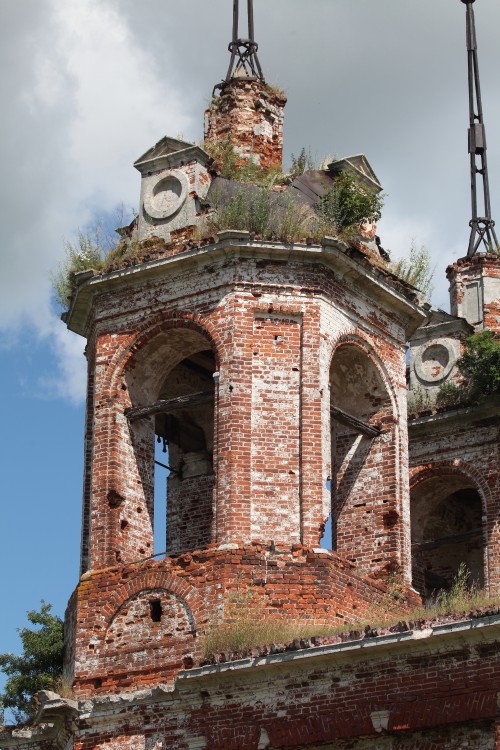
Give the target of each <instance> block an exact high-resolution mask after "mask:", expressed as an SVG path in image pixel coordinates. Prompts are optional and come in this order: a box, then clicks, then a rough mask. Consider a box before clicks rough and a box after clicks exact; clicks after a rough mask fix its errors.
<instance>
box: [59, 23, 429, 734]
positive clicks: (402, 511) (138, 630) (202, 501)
mask: <svg viewBox="0 0 500 750" xmlns="http://www.w3.org/2000/svg"><path fill="white" fill-rule="evenodd" d="M231 49H232V59H231V65H230V69H229V72H228V76H227V78H226V80H225V81H224V82H223V83H222V84H221V85H220V87H219V88H220V91H219V93H218V95H216V96H214V98H213V100H212V103H211V105H210V107H209V109H208V111H207V114H206V126H205V132H206V138H207V141H215V142H222V141H223V142H224V143H227V142H230V143H231V144H232V145H233V146H234V149H235V153H236V154H237V155H238V159H240V160H241V161H244V160H252V161H253V163H254V164H257V165H260V166H261V167H262V168H264V169H266V168H270V167H272V166H275V165H276V164H277V163H281V158H282V146H283V143H282V138H283V108H284V105H285V103H286V99H285V98H284V96H283V95H282V94H281V93H280V92H278V91H276V90H275V89H272V88H271V87H269V86H267V84H266V83H265V81H264V78H263V75H262V71H261V68H260V63H259V62H258V58H257V47H256V44H255V42H254V38H253V23H252V25H251V27H250V29H249V39H247V40H241V39H238V38H237V35H235V36H234V39H233V45H232V47H231ZM207 150H209V149H208V146H207ZM135 166H136V168H137V169H138V171H139V172H140V174H141V197H140V209H139V214H138V217H137V219H136V220H135V222H134V223H133V224H132V225H131V227H129V228H127V230H126V231H124V232H123V234H124V236H125V239H124V240H123V242H122V245H121V250H122V251H123V253H122V256H121V258H120V257H119V255H117V260H116V262H115V265H114V266H110V267H108V269H107V270H106V272H104V273H100V274H93V273H92V272H90V273H88V272H87V273H85V274H83V275H80V276H79V278H78V279H77V288H76V292H75V295H74V298H73V300H72V305H71V309H70V311H69V313H68V315H67V317H66V320H67V324H68V327H69V328H70V329H71V330H72V331H75V332H77V333H79V334H80V335H82V336H84V337H85V338H86V339H87V342H88V344H87V358H88V396H87V417H86V436H85V484H84V502H83V533H82V556H81V579H80V582H79V585H78V587H77V589H76V591H75V593H74V595H73V597H72V599H71V601H70V604H69V608H68V613H67V619H66V627H67V643H68V644H69V647H68V651H67V658H66V662H67V675H68V677H69V678H70V679H71V682H72V684H73V686H74V690H75V693H76V695H77V696H78V697H80V698H89V699H91V698H92V699H93V698H96V697H99V696H101V697H102V700H104V699H105V697H106V696H112V695H114V694H125V693H129V694H130V693H134V691H139V690H140V689H143V688H144V687H149V688H156V687H157V686H159V685H161V686H163V688H164V687H165V685H167V686H173V684H174V681H175V679H176V677H177V676H178V674H179V671H180V670H182V669H183V668H184V667H185V666H189V665H190V664H192V663H193V661H196V660H199V658H200V654H201V644H202V641H203V637H204V635H205V634H206V633H207V632H208V630H209V629H210V627H212V626H213V624H214V623H223V622H224V621H226V620H227V619H228V618H229V617H230V611H229V608H228V603H229V602H230V600H231V596H232V595H234V592H236V591H240V592H241V591H243V592H244V594H245V606H246V607H247V608H248V609H249V610H253V611H254V612H255V616H256V617H263V616H266V617H276V618H286V619H288V620H293V619H294V618H300V617H307V618H309V620H310V621H311V622H313V623H315V624H318V625H319V624H323V623H332V622H336V621H338V622H342V620H343V619H344V618H349V617H351V616H353V615H354V614H355V612H356V611H358V612H359V611H360V610H362V609H363V608H366V607H367V606H369V605H370V604H371V603H373V602H375V601H379V600H381V599H382V598H383V597H384V586H383V580H384V577H385V576H386V575H387V574H388V573H394V574H396V575H398V576H399V577H400V580H401V581H402V582H403V585H406V586H407V587H408V589H409V586H410V580H411V567H410V565H411V561H410V539H409V522H408V521H409V498H408V462H407V428H406V383H405V342H406V340H407V339H408V336H409V335H410V334H411V333H412V332H413V331H414V330H415V329H416V327H417V326H418V325H419V323H420V322H421V321H422V320H423V317H424V316H423V313H422V312H421V310H420V308H419V307H418V305H417V303H416V301H415V299H416V298H415V293H414V290H411V289H409V288H408V287H407V286H405V285H404V284H403V283H399V282H397V281H396V280H395V279H394V277H392V276H391V275H390V274H388V273H387V272H386V271H384V269H383V264H382V263H381V262H380V260H381V259H380V257H379V256H378V250H377V248H376V247H375V245H374V244H373V246H372V244H371V243H370V242H367V243H365V244H363V243H358V244H357V245H356V246H350V245H347V244H346V243H345V242H342V241H341V240H339V239H336V238H332V237H325V238H324V239H323V240H322V242H321V243H317V244H315V243H312V242H311V241H310V240H307V238H306V237H304V238H302V239H301V240H300V241H294V242H284V241H278V240H268V239H262V238H259V237H255V236H253V235H251V234H249V233H248V232H245V231H241V230H235V229H234V228H233V227H228V228H227V230H228V231H220V232H219V233H218V235H217V236H216V237H215V236H213V235H211V234H210V233H209V232H208V233H207V231H206V220H207V216H208V217H209V216H210V212H211V211H212V210H213V208H212V204H213V196H214V192H215V191H216V190H220V189H221V185H224V186H225V187H226V188H227V189H228V190H232V189H236V188H235V183H234V180H233V181H231V180H227V179H225V178H224V177H223V176H221V175H219V174H217V173H216V171H214V168H213V161H212V159H211V157H210V156H209V155H208V153H207V151H205V150H204V149H202V148H200V147H198V146H194V145H193V144H190V143H187V142H184V141H180V140H178V139H174V138H169V137H165V138H163V139H162V140H160V141H159V142H158V143H157V144H156V145H155V146H153V147H152V148H151V149H149V150H148V151H147V152H146V153H145V154H144V155H143V156H141V157H140V158H139V159H138V160H137V162H136V163H135ZM339 169H345V170H348V171H349V172H350V173H351V174H354V175H355V176H356V177H357V178H359V179H360V180H361V181H363V182H364V183H369V184H370V186H375V187H376V188H377V189H380V186H379V184H378V181H377V180H376V176H375V175H374V173H373V171H372V170H371V167H370V166H369V164H368V162H367V160H366V158H365V157H364V156H357V157H350V158H349V159H346V160H343V161H342V162H336V163H335V164H332V165H330V167H329V168H327V169H326V170H316V171H313V172H310V173H307V174H306V175H303V176H302V177H301V178H300V179H296V180H294V181H291V184H289V185H288V187H286V188H284V189H286V191H287V195H288V198H289V200H290V201H292V202H295V203H296V205H297V210H299V208H300V207H303V206H304V205H309V206H312V205H313V203H314V201H315V200H317V199H319V198H320V197H321V195H322V194H324V193H325V192H326V191H327V190H328V189H329V186H331V185H332V181H333V180H334V178H335V175H336V174H337V173H338V170H339ZM314 191H316V192H314ZM311 195H312V197H311ZM294 205H295V204H294ZM306 240H307V241H306ZM155 441H160V442H163V443H164V444H165V446H168V464H169V466H170V474H169V476H168V480H167V487H166V495H167V510H166V514H167V534H166V539H165V544H164V547H163V549H161V550H159V551H158V552H164V551H165V550H166V556H165V557H164V559H160V557H159V555H157V554H156V552H157V551H156V550H155V549H154V543H153V530H154V520H155V519H154V486H155ZM156 467H157V464H156ZM330 516H332V525H333V550H326V549H322V548H320V540H321V537H322V534H323V531H324V527H325V523H326V522H327V519H328V518H329V517H330ZM155 554H156V556H155ZM410 595H411V594H410ZM172 689H173V688H172ZM151 700H152V699H151ZM97 731H98V730H97V729H96V732H97ZM186 732H187V733H188V734H189V730H186ZM114 743H115V744H114V745H113V746H116V747H122V745H121V744H120V742H119V740H116V739H115V740H114ZM82 746H83V745H82ZM89 746H92V747H94V746H96V745H95V744H94V745H89ZM123 746H124V747H125V746H126V747H129V745H126V744H123ZM171 746H172V747H174V746H175V747H177V745H174V744H172V745H171ZM180 746H182V747H184V745H179V747H180ZM192 746H193V747H194V746H195V745H192ZM189 747H191V745H189ZM200 747H201V745H200Z"/></svg>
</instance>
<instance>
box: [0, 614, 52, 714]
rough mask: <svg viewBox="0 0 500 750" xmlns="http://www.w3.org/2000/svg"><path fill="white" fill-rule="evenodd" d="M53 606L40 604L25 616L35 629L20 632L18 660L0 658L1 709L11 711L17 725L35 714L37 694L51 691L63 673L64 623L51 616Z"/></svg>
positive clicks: (1, 656) (15, 657)
mask: <svg viewBox="0 0 500 750" xmlns="http://www.w3.org/2000/svg"><path fill="white" fill-rule="evenodd" d="M51 609H52V606H51V605H50V604H46V603H45V602H43V601H42V602H41V606H40V611H39V612H37V611H35V610H32V611H30V612H28V613H27V617H28V620H29V622H30V623H31V624H32V625H34V626H35V627H34V628H30V627H25V628H20V629H19V636H20V638H21V642H22V645H23V653H22V654H21V656H16V655H15V654H10V653H6V654H0V670H2V671H3V672H4V673H5V674H6V675H7V681H6V684H5V689H4V692H3V694H1V695H0V708H1V709H2V710H3V709H10V710H11V711H12V714H13V715H14V718H15V720H16V721H17V722H24V721H26V720H28V719H29V718H30V717H32V716H33V713H34V711H35V708H36V706H35V703H34V700H33V698H34V695H35V694H36V693H37V691H38V690H52V689H54V687H55V686H56V684H57V682H58V680H60V677H61V675H62V669H63V647H64V642H63V622H62V620H61V618H60V617H57V616H56V615H53V614H51Z"/></svg>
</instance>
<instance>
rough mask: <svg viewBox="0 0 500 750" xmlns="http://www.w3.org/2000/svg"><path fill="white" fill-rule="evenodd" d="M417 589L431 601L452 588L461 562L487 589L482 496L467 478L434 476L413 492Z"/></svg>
mask: <svg viewBox="0 0 500 750" xmlns="http://www.w3.org/2000/svg"><path fill="white" fill-rule="evenodd" d="M411 539H412V557H413V562H412V568H413V570H412V576H413V586H414V588H415V589H416V590H417V591H418V592H419V593H420V594H421V595H422V596H423V597H429V596H431V595H432V594H435V593H436V592H437V591H439V590H445V591H446V590H449V589H450V588H451V586H452V584H453V581H454V579H455V577H456V575H457V572H458V569H459V567H460V564H461V563H464V564H465V565H466V566H467V569H468V570H469V571H470V582H471V583H472V582H474V583H476V584H477V585H478V586H480V587H482V586H484V562H483V560H484V542H483V530H482V501H481V496H480V494H479V492H478V490H477V488H476V487H475V486H474V484H473V483H472V482H471V480H470V479H468V478H467V477H466V476H463V475H460V474H448V475H446V474H444V475H443V474H441V475H436V474H432V475H430V476H429V477H428V478H427V479H424V480H422V481H420V482H419V483H418V484H417V485H416V486H415V487H414V488H413V489H412V491H411Z"/></svg>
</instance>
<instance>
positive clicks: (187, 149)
mask: <svg viewBox="0 0 500 750" xmlns="http://www.w3.org/2000/svg"><path fill="white" fill-rule="evenodd" d="M191 161H197V162H199V163H201V164H203V165H204V166H207V165H208V164H209V163H210V162H211V157H210V156H209V155H208V154H207V153H206V151H203V149H202V148H200V147H199V146H196V145H195V144H194V143H189V142H188V141H181V140H179V139H178V138H170V137H169V136H167V135H166V136H164V137H163V138H162V139H161V140H160V141H158V143H156V144H155V145H154V146H153V147H152V148H150V149H148V151H146V153H144V154H142V156H140V157H139V158H138V159H137V160H136V161H135V162H134V167H135V168H136V169H138V170H139V172H141V173H142V174H144V173H147V172H154V171H158V170H160V169H172V168H174V167H178V166H182V165H183V164H186V163H187V162H191Z"/></svg>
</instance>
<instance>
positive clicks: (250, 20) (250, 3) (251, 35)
mask: <svg viewBox="0 0 500 750" xmlns="http://www.w3.org/2000/svg"><path fill="white" fill-rule="evenodd" d="M254 36H255V33H254V25H253V0H248V38H249V39H250V41H251V42H253V41H255V39H254Z"/></svg>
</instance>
